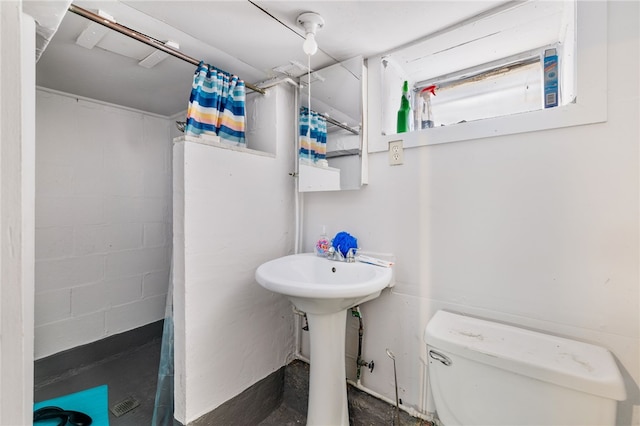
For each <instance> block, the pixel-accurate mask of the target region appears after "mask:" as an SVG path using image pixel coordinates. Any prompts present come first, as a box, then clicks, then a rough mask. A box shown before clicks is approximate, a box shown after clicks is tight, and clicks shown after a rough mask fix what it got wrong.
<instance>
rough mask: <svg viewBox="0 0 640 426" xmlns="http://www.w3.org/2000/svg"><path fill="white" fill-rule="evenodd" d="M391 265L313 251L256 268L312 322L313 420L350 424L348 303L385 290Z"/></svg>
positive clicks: (320, 423)
mask: <svg viewBox="0 0 640 426" xmlns="http://www.w3.org/2000/svg"><path fill="white" fill-rule="evenodd" d="M391 276H392V271H391V268H383V267H380V266H374V265H369V264H366V263H359V262H355V263H346V262H333V261H330V260H327V259H324V258H321V257H318V256H316V255H315V254H313V253H307V254H296V255H291V256H285V257H281V258H279V259H275V260H272V261H269V262H266V263H264V264H262V265H260V267H258V269H257V270H256V280H257V281H258V283H260V285H261V286H263V287H264V288H266V289H268V290H271V291H273V292H275V293H280V294H283V295H285V296H287V297H288V298H289V300H291V302H292V303H293V304H294V305H295V306H296V307H297V308H298V309H299V310H301V311H303V312H305V313H306V316H307V320H308V324H309V346H310V348H309V349H310V361H311V364H310V366H309V407H308V410H307V425H308V426H313V425H317V426H327V425H332V426H349V408H348V404H347V386H346V380H345V377H346V374H345V350H344V349H345V342H344V340H345V334H346V316H347V309H348V308H350V307H353V306H355V305H359V304H361V303H364V302H366V301H368V300H371V299H375V298H376V297H378V296H379V295H380V292H381V291H382V289H383V288H385V287H387V286H388V285H389V284H390V283H391Z"/></svg>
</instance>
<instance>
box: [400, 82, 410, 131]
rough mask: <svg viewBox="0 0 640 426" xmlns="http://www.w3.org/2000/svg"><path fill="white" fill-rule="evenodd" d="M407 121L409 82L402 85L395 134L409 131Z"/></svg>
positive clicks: (408, 114)
mask: <svg viewBox="0 0 640 426" xmlns="http://www.w3.org/2000/svg"><path fill="white" fill-rule="evenodd" d="M409 120H411V103H410V102H409V82H407V81H405V82H404V84H403V85H402V98H401V99H400V109H399V110H398V123H397V126H396V131H397V133H404V132H407V131H409Z"/></svg>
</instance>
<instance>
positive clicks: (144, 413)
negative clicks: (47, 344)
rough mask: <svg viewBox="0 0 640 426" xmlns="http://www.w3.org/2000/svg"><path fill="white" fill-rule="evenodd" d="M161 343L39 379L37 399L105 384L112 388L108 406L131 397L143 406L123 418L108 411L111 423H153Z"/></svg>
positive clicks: (137, 425)
mask: <svg viewBox="0 0 640 426" xmlns="http://www.w3.org/2000/svg"><path fill="white" fill-rule="evenodd" d="M160 343H161V341H160V339H156V340H153V341H151V342H147V343H145V344H144V345H142V346H140V347H137V348H134V349H131V350H127V351H125V352H122V353H119V354H116V355H112V356H109V357H107V358H106V359H103V360H99V361H96V362H93V363H91V364H89V365H85V366H82V367H79V368H76V369H72V370H69V371H67V372H66V373H64V374H61V375H57V376H50V377H45V378H40V379H37V380H36V383H35V389H34V390H35V394H34V400H35V401H36V402H39V401H44V400H47V399H51V398H56V397H58V396H62V395H67V394H70V393H74V392H79V391H81V390H85V389H89V388H92V387H95V386H100V385H104V384H106V385H107V386H108V387H109V408H111V407H113V406H114V405H115V404H117V403H118V402H121V401H123V400H124V399H126V398H128V397H133V398H135V399H136V400H137V401H138V402H140V406H138V407H137V408H134V409H133V410H131V411H129V412H127V413H125V414H123V415H121V416H120V417H116V416H114V415H113V413H111V412H109V424H110V425H111V426H141V425H150V424H151V418H152V416H153V406H154V402H155V396H156V383H157V380H158V365H159V362H160Z"/></svg>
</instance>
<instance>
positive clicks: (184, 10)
mask: <svg viewBox="0 0 640 426" xmlns="http://www.w3.org/2000/svg"><path fill="white" fill-rule="evenodd" d="M504 3H509V2H507V1H506V0H472V1H451V0H429V1H299V0H295V1H267V0H255V1H248V0H247V1H242V0H235V1H143V0H122V1H117V0H111V1H74V4H75V5H77V6H80V7H82V8H85V9H88V10H90V11H92V12H94V13H96V12H97V11H98V10H102V11H104V12H106V13H108V14H109V15H111V16H113V17H114V18H115V20H116V21H117V22H118V23H120V24H122V25H125V26H127V27H129V28H132V29H135V30H137V31H139V32H142V33H144V34H147V35H149V36H151V37H153V38H156V39H158V40H163V41H166V40H172V41H175V42H178V43H179V45H180V50H181V51H182V52H184V53H185V54H187V55H189V56H191V57H193V58H196V59H202V60H204V61H205V62H207V63H210V64H212V65H214V66H216V67H218V68H221V69H224V70H226V71H229V72H231V73H234V74H237V75H239V76H240V77H241V78H243V79H244V80H245V81H247V82H248V83H257V82H261V81H265V80H268V79H270V78H272V77H274V76H276V75H277V74H276V73H275V72H274V71H273V69H274V68H277V67H280V66H283V65H287V64H290V61H297V62H299V63H303V64H306V62H307V58H306V56H305V55H304V53H303V52H302V41H303V37H304V34H303V31H302V30H301V29H300V28H298V27H297V26H296V24H295V22H296V18H297V16H298V15H299V14H300V13H302V12H309V11H312V12H316V13H319V14H321V15H322V16H323V17H324V19H325V26H324V28H323V29H321V30H320V31H319V32H318V34H317V36H316V40H317V42H318V45H319V51H318V53H317V54H316V55H315V56H313V57H312V59H311V68H312V69H319V68H323V67H325V66H328V65H331V64H333V63H335V62H338V61H341V60H345V59H348V58H351V57H353V56H356V55H363V56H364V57H365V58H366V57H369V56H372V55H375V54H380V53H384V52H388V51H390V50H392V49H394V48H396V47H398V46H401V45H404V44H407V43H409V42H411V41H414V40H417V39H420V38H423V37H425V36H427V35H430V34H432V33H435V32H437V31H438V30H441V29H443V28H446V27H448V26H451V25H454V24H456V23H459V22H461V21H464V20H466V19H468V18H470V17H473V16H475V15H478V14H480V13H482V12H484V11H486V10H489V9H492V8H494V7H497V6H499V5H502V4H504ZM36 20H38V18H37V17H36ZM90 23H91V22H90V21H88V20H86V19H85V18H82V17H80V16H78V15H75V14H73V13H71V12H67V14H66V15H65V17H64V19H63V20H62V23H61V24H60V27H59V28H58V31H57V32H56V33H55V35H54V36H53V39H51V41H50V42H49V44H48V46H47V48H46V50H45V51H44V53H43V54H42V56H41V57H40V59H39V61H38V64H37V69H36V71H37V84H38V85H39V86H42V87H46V88H50V89H54V90H59V91H62V92H67V93H72V94H75V95H78V96H84V97H89V98H93V99H98V100H102V101H105V102H110V103H115V104H119V105H124V106H127V107H131V108H135V109H139V110H143V111H149V112H153V113H156V114H161V115H164V116H170V115H173V114H176V113H179V112H181V111H184V110H185V109H186V107H187V103H188V99H189V92H190V86H191V80H192V75H193V71H194V69H195V67H194V66H193V65H192V64H189V63H187V62H184V61H181V60H179V59H177V58H173V57H169V58H167V59H165V60H164V61H162V62H160V63H159V64H158V65H156V66H155V67H153V68H150V69H147V68H143V67H141V66H139V65H138V62H139V61H140V60H141V59H143V58H144V57H146V56H147V55H149V54H151V53H152V52H153V51H154V49H153V48H151V47H149V46H146V45H143V44H141V43H140V42H138V41H135V40H132V39H129V38H127V37H125V36H123V35H121V34H118V33H116V32H114V31H109V33H108V34H107V35H106V36H105V37H104V38H103V39H102V40H101V41H100V43H99V44H98V45H97V46H96V47H94V48H93V49H86V48H84V47H81V46H79V45H77V44H76V39H77V38H78V36H79V35H80V33H82V31H83V30H84V29H85V28H86V27H87V26H88V25H89V24H90ZM114 51H115V52H119V53H114ZM123 53H124V55H123ZM125 55H126V56H125Z"/></svg>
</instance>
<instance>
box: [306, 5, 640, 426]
mask: <svg viewBox="0 0 640 426" xmlns="http://www.w3.org/2000/svg"><path fill="white" fill-rule="evenodd" d="M608 8H609V17H608V44H609V46H608V47H609V49H608V52H609V57H608V64H609V66H608V88H609V90H608V121H607V122H606V123H602V124H595V125H585V126H579V127H571V128H564V129H557V130H549V131H540V132H531V133H525V134H520V135H512V136H503V137H494V138H487V139H479V140H470V141H465V142H458V143H448V144H442V145H432V146H426V147H420V148H413V149H408V150H406V151H405V164H404V165H402V166H393V167H392V166H389V165H388V159H387V153H386V152H383V153H376V154H371V155H370V156H369V167H370V172H369V186H368V187H365V188H363V189H362V190H360V191H347V192H338V193H333V192H332V193H310V194H305V206H304V208H305V210H304V211H305V217H304V223H305V228H304V233H305V238H304V243H303V247H304V249H305V250H306V251H311V249H312V247H313V242H314V241H315V239H316V238H317V235H318V232H319V229H320V227H321V225H322V224H326V225H327V231H328V233H333V234H335V233H336V232H338V231H341V230H347V231H349V232H351V233H353V234H354V235H355V236H356V237H358V239H359V242H360V245H361V247H362V248H363V249H368V250H372V251H379V252H392V253H394V254H395V255H396V256H397V266H396V280H397V283H396V287H395V288H394V289H393V290H391V291H387V292H385V293H384V294H383V295H382V296H381V297H380V298H379V299H377V300H374V301H372V302H368V303H366V304H365V305H364V306H363V307H362V310H363V315H364V320H365V345H364V357H365V359H368V360H369V359H373V360H375V362H376V367H375V370H374V372H373V373H372V374H371V373H369V372H368V371H366V370H365V372H364V373H363V379H362V381H363V384H364V385H365V386H367V387H369V388H371V389H373V390H375V391H376V392H379V393H381V394H383V395H385V396H387V397H389V398H391V399H393V398H394V386H393V364H392V362H391V360H390V359H388V358H387V355H386V353H385V348H389V349H391V350H392V351H393V352H394V353H395V355H396V358H397V368H398V386H399V392H400V398H402V400H403V402H404V404H406V405H407V406H410V407H414V408H416V409H418V410H421V411H424V410H425V404H426V402H425V401H426V395H425V391H424V390H425V386H426V371H425V360H426V358H425V345H424V342H423V333H424V328H425V326H426V323H427V321H428V320H429V318H430V317H431V316H432V315H433V314H434V313H435V311H436V310H437V309H441V308H448V309H451V310H455V311H461V312H466V313H469V314H475V315H479V316H482V317H486V318H493V319H497V320H502V321H507V322H510V323H516V324H521V325H524V326H526V327H532V328H535V329H539V330H543V331H547V332H550V333H553V334H558V335H562V336H567V337H570V338H575V339H578V340H583V341H587V342H591V343H595V344H599V345H602V346H604V347H606V348H608V349H610V350H611V351H612V352H613V354H614V355H615V356H616V357H617V359H618V360H619V362H620V365H621V369H622V373H623V375H624V377H625V380H626V383H627V392H628V395H629V400H628V401H627V402H625V403H622V404H619V410H618V411H619V413H618V423H619V424H621V425H629V424H634V425H638V424H640V411H639V410H638V406H639V405H640V392H639V391H638V383H640V365H639V362H640V289H639V285H638V283H639V282H640V275H639V270H638V268H639V266H638V265H639V263H638V260H639V254H640V252H639V236H640V235H639V227H638V218H639V214H640V210H639V196H640V181H639V178H640V167H639V148H640V133H639V128H638V117H639V116H640V108H639V104H640V95H639V81H638V75H639V74H640V69H639V64H638V63H639V59H638V56H639V52H640V44H639V34H638V27H639V25H638V17H639V12H640V11H639V5H638V3H637V2H609V3H608ZM605 59H606V58H602V60H605ZM348 339H357V334H356V333H354V332H353V327H352V328H351V331H350V333H349V334H348Z"/></svg>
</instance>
